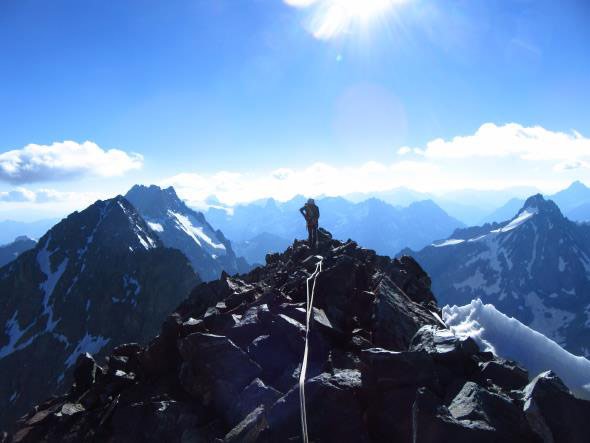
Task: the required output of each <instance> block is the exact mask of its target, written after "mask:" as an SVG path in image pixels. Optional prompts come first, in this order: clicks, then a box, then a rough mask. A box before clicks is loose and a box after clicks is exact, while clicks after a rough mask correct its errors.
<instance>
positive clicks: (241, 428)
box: [223, 406, 268, 443]
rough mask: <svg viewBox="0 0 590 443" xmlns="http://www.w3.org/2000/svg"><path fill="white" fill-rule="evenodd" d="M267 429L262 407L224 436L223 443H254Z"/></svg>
mask: <svg viewBox="0 0 590 443" xmlns="http://www.w3.org/2000/svg"><path fill="white" fill-rule="evenodd" d="M267 428H268V423H267V422H266V415H265V412H264V406H260V407H258V408H256V409H254V410H253V411H252V412H251V413H250V414H248V415H247V416H246V417H245V418H244V420H242V421H241V422H240V423H238V424H237V425H236V427H235V428H233V429H232V430H231V431H230V432H228V434H227V435H226V436H225V438H224V439H223V441H224V442H225V443H256V442H259V441H260V439H261V435H262V433H263V432H264V431H265V430H266V429H267Z"/></svg>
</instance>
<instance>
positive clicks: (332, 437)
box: [266, 370, 370, 443]
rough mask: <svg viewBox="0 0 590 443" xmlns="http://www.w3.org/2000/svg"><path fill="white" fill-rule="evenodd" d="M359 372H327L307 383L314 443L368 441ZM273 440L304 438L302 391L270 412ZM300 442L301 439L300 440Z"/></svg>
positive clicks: (270, 435)
mask: <svg viewBox="0 0 590 443" xmlns="http://www.w3.org/2000/svg"><path fill="white" fill-rule="evenodd" d="M361 387H362V383H361V376H360V372H359V371H352V370H343V371H337V372H335V373H334V374H329V373H324V374H320V375H318V376H316V377H314V378H312V379H309V380H307V381H306V383H305V395H306V405H307V426H308V436H309V440H310V441H318V442H323V443H330V442H340V443H342V442H360V443H362V442H368V441H370V439H369V434H368V430H367V428H366V424H365V422H364V418H363V406H362V398H361V397H362V396H361ZM267 417H268V425H269V430H268V434H266V435H267V436H268V439H269V441H288V440H289V439H290V438H299V439H300V438H301V423H300V409H299V388H298V387H295V388H293V389H292V390H291V391H289V392H288V393H287V394H286V395H285V396H284V397H282V398H280V399H279V400H278V401H277V402H276V403H275V404H274V405H273V406H272V408H271V409H270V411H269V412H268V415H267ZM299 441H300V440H299Z"/></svg>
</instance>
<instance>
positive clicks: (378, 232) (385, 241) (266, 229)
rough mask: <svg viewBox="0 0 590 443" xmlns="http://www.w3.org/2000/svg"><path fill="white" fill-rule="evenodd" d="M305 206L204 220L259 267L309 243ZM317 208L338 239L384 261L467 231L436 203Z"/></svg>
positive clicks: (326, 203) (330, 200) (264, 205)
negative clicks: (295, 244) (299, 242)
mask: <svg viewBox="0 0 590 443" xmlns="http://www.w3.org/2000/svg"><path fill="white" fill-rule="evenodd" d="M305 201H306V199H305V198H304V197H302V196H298V197H295V198H294V199H292V200H289V201H287V202H285V203H280V202H277V201H275V200H273V199H269V200H266V201H264V202H255V203H252V204H248V205H240V206H236V207H235V208H232V210H231V211H226V210H224V209H218V208H210V209H209V210H208V211H207V213H206V217H207V219H208V220H210V221H211V223H212V224H213V225H214V226H217V227H218V228H220V229H221V230H222V231H223V232H224V233H225V234H226V235H227V236H228V238H230V239H231V240H232V241H233V242H234V244H235V245H236V248H238V249H240V251H244V253H245V254H247V258H250V259H252V260H253V261H255V262H259V263H260V262H262V260H263V258H264V255H265V254H266V253H269V252H278V251H280V250H282V248H283V247H284V246H285V245H288V244H290V243H292V241H293V239H295V238H300V239H301V238H306V237H307V232H306V229H305V221H304V220H303V218H302V217H301V214H299V211H298V209H299V208H300V207H301V206H302V205H303V204H304V203H305ZM317 204H318V206H319V208H320V211H321V217H320V226H322V227H324V228H326V229H328V230H329V231H330V232H332V234H333V235H334V236H335V237H336V238H339V239H347V238H354V239H355V240H356V241H358V242H359V244H361V245H362V246H363V247H366V248H371V249H375V250H376V251H377V252H378V253H380V254H386V255H395V254H396V253H397V252H398V251H399V250H401V249H402V248H404V247H412V248H420V247H422V246H425V245H427V244H429V243H431V242H432V241H434V240H436V239H440V238H445V237H447V236H448V235H449V234H450V233H451V232H453V231H454V230H455V229H456V228H458V227H462V226H464V225H463V224H462V223H461V222H460V221H458V220H456V219H454V218H452V217H450V216H449V215H448V214H446V213H445V212H444V211H443V210H442V209H441V208H439V207H438V206H437V205H436V204H435V203H433V202H432V201H422V202H416V203H412V204H411V205H410V206H408V207H406V208H399V207H394V206H392V205H390V204H388V203H385V202H383V201H381V200H378V199H375V198H371V199H369V200H365V201H362V202H360V203H353V202H351V201H349V200H346V199H344V198H341V197H326V198H322V199H319V200H317Z"/></svg>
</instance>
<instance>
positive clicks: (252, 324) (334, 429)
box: [6, 231, 590, 443]
mask: <svg viewBox="0 0 590 443" xmlns="http://www.w3.org/2000/svg"><path fill="white" fill-rule="evenodd" d="M320 237H321V241H320V245H319V247H318V250H317V251H313V252H311V251H310V250H309V248H308V247H307V245H306V244H305V243H303V242H299V241H296V242H295V243H294V244H293V246H291V247H289V248H288V249H287V251H286V252H285V253H283V254H274V255H269V256H267V259H266V262H267V264H266V266H264V267H259V268H256V269H254V270H253V271H251V272H250V273H249V274H246V275H242V276H236V277H229V276H228V275H227V274H223V275H222V278H221V279H219V280H216V281H213V282H209V283H204V284H201V285H199V286H198V287H196V288H195V289H194V290H193V292H192V293H191V295H190V296H189V297H188V298H187V299H186V300H185V301H184V302H183V303H182V304H181V305H180V306H179V307H178V308H177V309H176V312H175V313H174V314H172V315H171V316H169V317H168V318H167V319H166V321H165V322H164V323H163V325H162V327H161V330H160V334H159V335H158V336H157V337H155V338H154V339H153V340H152V341H151V342H150V343H149V345H147V346H145V347H144V346H140V345H138V344H133V343H130V344H126V345H122V346H118V347H116V348H115V349H114V350H113V351H112V353H111V355H110V356H109V357H108V358H107V359H106V361H105V362H104V363H101V364H100V365H99V364H97V363H96V361H95V360H94V359H93V358H92V357H91V356H90V355H88V354H83V355H81V356H80V357H79V358H78V360H77V362H76V366H75V373H74V384H73V385H72V387H71V389H70V390H69V392H68V393H67V394H66V395H63V396H59V397H54V398H52V399H50V400H48V401H46V402H45V403H43V404H41V405H39V406H37V407H36V408H35V409H34V410H32V411H31V412H30V413H29V414H27V415H26V416H24V417H23V418H22V419H20V421H19V423H18V425H19V429H18V431H17V432H16V433H15V434H14V435H12V436H11V437H8V438H7V439H6V440H7V441H10V442H14V443H16V442H57V441H59V442H78V441H101V442H103V441H104V442H160V441H167V442H183V443H186V442H210V441H218V442H228V443H229V442H255V441H256V442H282V441H301V428H300V421H299V420H300V415H299V414H300V412H299V391H298V388H297V379H298V375H299V369H300V364H301V357H302V354H303V347H304V330H305V327H304V324H305V300H306V279H307V278H308V277H309V276H310V275H311V273H312V272H313V270H314V269H315V265H316V263H317V261H318V260H319V256H321V257H323V271H322V273H321V274H320V275H319V277H318V279H317V287H316V294H315V303H314V309H313V315H312V318H313V321H312V325H311V331H310V335H309V343H310V347H311V351H310V355H309V365H308V371H307V378H306V395H307V403H306V404H307V414H308V428H309V438H310V441H314V442H353V441H354V442H381V441H383V442H386V441H400V442H413V443H425V442H441V441H454V442H468V441H469V442H470V441H478V442H498V441H519V442H556V443H557V442H583V441H587V435H588V432H587V431H588V423H587V420H584V418H585V417H588V416H590V403H589V402H585V401H582V400H578V399H576V398H574V397H573V396H572V395H571V394H570V393H569V392H568V391H567V388H565V386H564V385H563V383H561V381H560V380H559V379H558V378H557V377H555V376H554V375H553V374H552V373H544V374H541V375H539V376H538V377H536V378H535V379H534V380H532V381H529V379H528V376H527V373H526V371H524V370H523V369H521V368H520V367H519V366H518V365H517V364H516V363H514V362H509V361H504V360H500V359H497V358H495V357H494V356H493V354H491V353H486V352H481V351H480V350H479V349H478V347H477V345H476V343H475V342H474V341H473V340H472V339H470V338H468V339H458V338H456V337H455V336H454V335H453V334H452V333H451V332H450V331H449V330H448V329H446V327H445V326H444V324H442V322H441V320H440V310H439V308H438V307H437V304H436V300H435V298H434V296H433V294H432V292H431V291H430V279H429V277H428V276H427V275H426V273H425V272H424V271H423V270H422V268H421V267H420V266H419V265H418V263H417V262H415V261H414V260H413V259H412V258H410V257H401V258H399V259H394V260H391V259H389V258H387V257H380V256H378V255H376V254H375V252H373V251H371V250H367V249H362V248H359V247H358V246H357V244H356V243H354V242H353V241H350V240H349V241H348V242H346V243H341V242H338V241H335V240H332V239H331V237H330V235H329V234H328V233H327V232H325V231H322V232H321V236H320Z"/></svg>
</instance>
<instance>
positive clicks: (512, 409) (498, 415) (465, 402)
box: [448, 382, 534, 442]
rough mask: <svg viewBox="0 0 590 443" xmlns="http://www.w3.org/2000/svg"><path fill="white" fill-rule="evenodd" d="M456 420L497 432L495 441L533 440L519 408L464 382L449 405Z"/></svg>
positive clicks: (478, 386)
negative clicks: (484, 424) (479, 423)
mask: <svg viewBox="0 0 590 443" xmlns="http://www.w3.org/2000/svg"><path fill="white" fill-rule="evenodd" d="M448 409H449V412H450V413H451V415H452V416H453V418H455V419H457V420H459V421H473V422H484V423H486V424H487V425H489V426H490V427H491V428H493V429H495V430H496V435H497V437H496V438H498V439H502V440H505V441H521V442H525V441H533V440H534V437H533V434H532V433H531V431H530V428H529V426H528V424H527V422H526V419H525V417H524V414H523V413H522V411H521V409H520V408H519V407H518V406H517V405H516V404H515V403H514V402H513V401H512V400H511V399H510V398H509V397H508V396H505V395H502V394H498V393H494V392H490V391H488V390H486V389H485V388H483V387H482V386H480V385H478V384H476V383H473V382H467V383H465V385H464V386H463V388H462V389H461V390H460V391H459V393H458V394H457V395H456V396H455V398H454V399H453V401H452V402H451V404H450V405H449V408H448Z"/></svg>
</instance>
